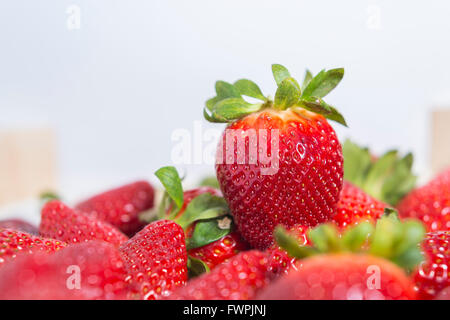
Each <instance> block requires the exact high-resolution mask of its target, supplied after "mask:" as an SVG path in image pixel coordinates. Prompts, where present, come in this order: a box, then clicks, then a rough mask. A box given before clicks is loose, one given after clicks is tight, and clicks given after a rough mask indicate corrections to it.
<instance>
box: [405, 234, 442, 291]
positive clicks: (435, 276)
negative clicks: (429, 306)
mask: <svg viewBox="0 0 450 320" xmlns="http://www.w3.org/2000/svg"><path fill="white" fill-rule="evenodd" d="M422 249H423V252H424V255H425V261H424V262H423V263H421V264H420V265H419V267H418V268H417V270H416V271H415V273H414V275H413V277H414V282H415V285H416V290H417V292H418V296H419V299H427V300H428V299H434V298H436V297H437V296H438V295H439V294H440V292H441V291H442V290H444V289H445V288H446V287H450V266H449V263H450V231H435V232H431V233H428V234H427V235H426V237H425V239H424V241H423V243H422Z"/></svg>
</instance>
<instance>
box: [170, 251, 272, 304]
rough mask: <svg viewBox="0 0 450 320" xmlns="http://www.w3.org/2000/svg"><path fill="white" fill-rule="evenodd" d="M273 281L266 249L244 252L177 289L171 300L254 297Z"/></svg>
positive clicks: (243, 298) (241, 298) (245, 298)
mask: <svg viewBox="0 0 450 320" xmlns="http://www.w3.org/2000/svg"><path fill="white" fill-rule="evenodd" d="M268 283H269V278H268V272H267V257H266V255H265V254H264V253H263V252H260V251H256V250H252V251H246V252H241V253H239V254H238V255H237V256H235V257H233V258H231V259H230V260H229V261H227V262H225V263H223V264H221V265H219V266H218V267H216V268H215V269H214V270H212V271H211V272H209V273H206V274H203V275H201V276H200V277H198V278H195V279H193V280H191V281H189V282H188V284H187V285H186V286H185V287H183V288H179V289H178V290H176V291H175V292H174V293H173V294H171V295H170V296H169V297H168V299H170V300H251V299H253V298H254V297H255V296H256V294H257V293H258V292H259V291H260V290H261V289H262V288H264V287H265V286H266V285H267V284H268Z"/></svg>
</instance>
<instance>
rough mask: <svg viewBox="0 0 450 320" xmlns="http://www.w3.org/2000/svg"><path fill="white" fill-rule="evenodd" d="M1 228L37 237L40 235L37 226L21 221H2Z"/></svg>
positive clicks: (0, 222)
mask: <svg viewBox="0 0 450 320" xmlns="http://www.w3.org/2000/svg"><path fill="white" fill-rule="evenodd" d="M0 228H3V229H12V230H17V231H22V232H26V233H29V234H32V235H36V236H37V235H38V234H39V229H38V228H37V227H36V226H34V225H32V224H31V223H28V222H26V221H24V220H20V219H10V220H3V221H0Z"/></svg>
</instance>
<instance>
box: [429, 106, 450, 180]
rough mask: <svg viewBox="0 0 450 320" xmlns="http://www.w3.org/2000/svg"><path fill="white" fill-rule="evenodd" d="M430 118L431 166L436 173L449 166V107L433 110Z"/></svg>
mask: <svg viewBox="0 0 450 320" xmlns="http://www.w3.org/2000/svg"><path fill="white" fill-rule="evenodd" d="M431 118H432V123H431V131H432V133H431V139H432V144H431V167H432V169H433V173H435V174H436V173H438V172H440V171H441V170H443V169H445V168H447V167H449V166H450V109H447V110H434V111H433V112H432V116H431Z"/></svg>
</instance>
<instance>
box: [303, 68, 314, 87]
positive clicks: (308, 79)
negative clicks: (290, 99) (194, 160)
mask: <svg viewBox="0 0 450 320" xmlns="http://www.w3.org/2000/svg"><path fill="white" fill-rule="evenodd" d="M312 78H313V74H312V73H311V71H309V70H308V69H306V72H305V78H304V79H303V83H302V86H301V89H302V91H303V90H305V88H306V87H307V86H308V84H309V83H310V82H311V80H312Z"/></svg>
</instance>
